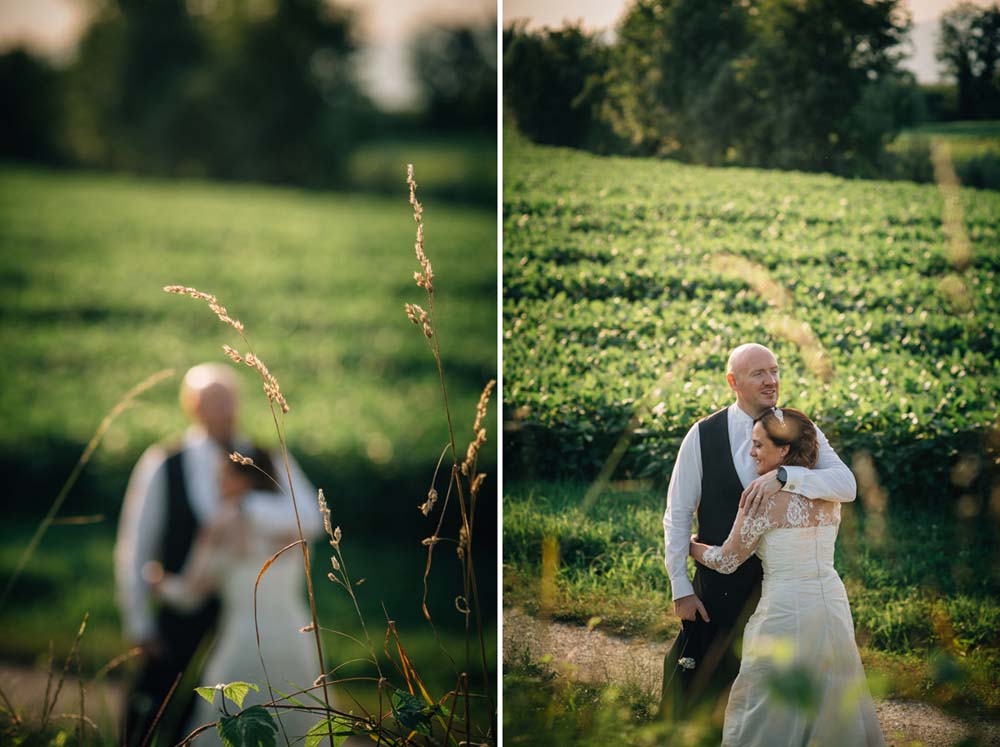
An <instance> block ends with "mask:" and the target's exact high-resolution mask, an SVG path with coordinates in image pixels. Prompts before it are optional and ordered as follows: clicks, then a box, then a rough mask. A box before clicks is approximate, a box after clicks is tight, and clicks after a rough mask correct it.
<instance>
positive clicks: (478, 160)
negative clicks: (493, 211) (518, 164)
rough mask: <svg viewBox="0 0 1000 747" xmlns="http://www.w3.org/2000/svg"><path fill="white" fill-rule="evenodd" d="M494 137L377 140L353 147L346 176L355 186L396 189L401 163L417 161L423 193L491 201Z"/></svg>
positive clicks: (494, 177)
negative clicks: (418, 140)
mask: <svg viewBox="0 0 1000 747" xmlns="http://www.w3.org/2000/svg"><path fill="white" fill-rule="evenodd" d="M496 151H497V149H496V141H495V139H493V138H487V137H476V136H464V135H460V136H455V137H450V138H447V139H444V138H442V139H433V140H424V141H420V142H418V143H414V142H412V141H411V140H377V141H374V142H371V143H366V144H364V145H361V146H359V147H358V148H356V149H355V150H354V151H353V152H352V153H351V155H350V158H349V159H348V163H347V175H348V181H349V182H350V183H351V184H352V185H354V186H356V187H357V188H358V189H367V190H374V191H378V192H384V193H390V194H392V193H397V192H398V191H399V188H398V182H399V174H400V173H405V170H406V164H408V163H414V164H421V169H420V176H419V178H418V184H419V185H420V189H421V191H422V193H423V194H424V196H425V199H429V198H430V197H439V198H447V199H457V200H461V201H463V202H474V203H477V204H482V205H495V204H496V192H497V168H496V166H497V153H496Z"/></svg>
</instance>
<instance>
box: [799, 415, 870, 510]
mask: <svg viewBox="0 0 1000 747" xmlns="http://www.w3.org/2000/svg"><path fill="white" fill-rule="evenodd" d="M816 438H817V440H818V441H819V458H818V459H817V460H816V466H815V467H813V468H812V469H809V468H808V467H785V472H786V473H787V474H788V482H786V483H785V486H784V488H783V490H786V491H788V492H789V493H798V494H799V495H804V496H805V497H806V498H822V499H824V500H827V501H838V502H839V503H850V502H851V501H853V500H854V499H855V498H856V497H857V494H858V483H857V481H856V480H855V479H854V473H853V472H851V470H850V469H849V468H848V467H847V465H846V464H844V462H843V461H842V460H841V459H840V457H839V456H837V452H836V451H834V450H833V447H832V446H830V442H829V441H828V440H827V438H826V435H824V433H823V431H821V430H820V429H819V426H816Z"/></svg>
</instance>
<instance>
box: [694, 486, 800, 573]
mask: <svg viewBox="0 0 1000 747" xmlns="http://www.w3.org/2000/svg"><path fill="white" fill-rule="evenodd" d="M779 503H781V504H784V501H778V500H775V499H774V498H769V499H768V501H767V510H766V511H765V512H764V513H763V514H762V515H760V516H757V517H754V518H749V517H747V515H746V514H745V513H744V509H742V508H741V509H740V510H739V512H738V513H737V514H736V521H735V522H733V529H732V531H730V532H729V537H727V538H726V541H725V542H724V543H723V544H722V545H712V546H710V547H708V548H707V549H706V550H705V552H704V554H703V555H702V558H701V563H702V565H704V566H707V567H709V568H711V569H712V570H713V571H718V572H719V573H732V572H733V571H735V570H736V569H737V568H739V567H740V566H741V565H743V562H744V561H745V560H746V559H747V558H749V557H750V556H751V555H753V552H754V550H756V549H757V545H758V544H759V543H760V538H761V537H763V536H764V534H765V533H766V532H767V530H768V529H772V528H774V527H776V526H779V525H780V524H779V521H778V517H779V516H780V515H781V513H782V511H783V509H784V508H785V506H784V505H781V506H779V505H778V504H779Z"/></svg>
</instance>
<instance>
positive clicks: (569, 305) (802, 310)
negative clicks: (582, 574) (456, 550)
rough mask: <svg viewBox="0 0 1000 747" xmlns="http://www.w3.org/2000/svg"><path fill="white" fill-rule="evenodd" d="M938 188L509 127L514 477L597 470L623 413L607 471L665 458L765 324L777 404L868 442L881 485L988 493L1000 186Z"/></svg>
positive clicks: (508, 451)
mask: <svg viewBox="0 0 1000 747" xmlns="http://www.w3.org/2000/svg"><path fill="white" fill-rule="evenodd" d="M944 204H945V200H944V197H943V192H942V190H941V189H939V188H938V187H937V186H936V185H933V184H931V185H916V184H910V183H903V182H874V181H848V180H843V179H839V178H835V177H830V176H822V175H809V174H798V173H788V172H775V171H760V170H749V169H707V168H700V167H691V166H685V165H680V164H676V163H672V162H667V161H656V160H651V159H649V160H643V159H610V158H599V157H595V156H592V155H589V154H584V153H579V152H573V151H569V150H561V149H553V148H544V147H538V146H534V145H531V144H529V143H526V142H524V141H522V140H520V139H517V138H516V137H511V138H510V139H509V140H508V142H507V143H506V144H505V165H504V203H503V207H504V213H503V220H504V249H503V273H504V302H503V314H504V377H505V387H504V417H505V421H506V422H507V426H506V434H505V435H506V437H505V446H504V448H505V458H506V460H507V462H506V463H507V465H508V474H513V475H518V476H534V477H561V476H568V475H574V476H578V477H579V476H593V475H594V474H596V473H597V471H598V470H599V469H600V468H601V467H602V466H603V465H604V464H605V462H606V460H607V459H608V456H609V453H610V452H611V451H612V449H613V447H614V445H615V444H616V443H617V442H618V441H619V438H620V437H621V434H622V433H623V432H624V431H625V430H626V428H627V427H630V428H631V429H632V433H631V439H630V442H629V444H630V446H629V448H628V450H627V452H626V453H625V455H624V458H623V459H622V461H621V463H620V464H619V465H618V468H617V471H616V473H617V474H618V475H619V476H622V477H628V476H631V477H648V478H659V477H661V476H663V475H665V474H668V473H669V470H670V467H671V466H672V463H673V459H674V455H675V454H676V449H677V446H678V445H679V443H680V440H681V438H682V437H683V435H684V433H685V432H686V431H687V429H688V428H689V427H690V426H691V425H692V424H693V422H694V421H695V420H697V418H699V417H701V416H703V415H705V414H708V413H710V412H712V411H713V410H714V409H717V408H718V407H721V406H724V405H726V404H728V403H729V402H730V401H731V394H730V392H729V389H728V387H727V385H726V383H725V379H724V371H725V362H726V358H727V356H728V353H729V351H730V349H731V348H732V347H734V346H735V345H737V344H739V343H741V342H745V341H750V340H756V341H760V342H763V343H765V344H767V345H769V346H770V347H771V348H772V349H773V350H774V351H775V352H776V354H777V355H778V358H779V362H780V363H781V365H782V401H783V402H784V403H785V404H787V405H793V406H796V407H799V408H802V409H803V410H805V411H806V412H808V413H810V414H811V415H813V417H814V418H815V419H816V420H817V421H818V422H819V423H820V425H821V427H822V428H823V430H824V431H825V432H826V433H827V435H829V436H830V437H831V439H832V440H833V441H834V444H835V446H836V447H837V448H838V449H839V451H840V452H841V453H842V454H843V455H845V456H847V457H848V458H850V457H851V455H853V454H855V453H857V452H859V451H861V450H865V451H867V452H869V453H871V454H872V456H873V457H874V459H875V463H876V466H877V468H878V474H879V476H880V478H881V480H882V482H883V484H885V485H886V486H887V487H888V488H889V489H890V494H895V493H905V494H906V495H908V496H911V497H912V496H913V495H915V494H920V495H923V496H925V497H928V498H930V497H933V496H934V495H936V494H940V492H941V491H942V489H945V488H946V486H948V485H950V484H952V483H955V482H957V483H959V486H958V488H959V489H960V490H963V491H964V490H966V489H972V490H973V491H974V492H979V491H977V490H975V488H977V487H978V488H981V489H982V490H983V491H985V490H986V489H987V485H988V482H989V474H988V473H989V469H988V467H989V465H991V464H992V463H993V461H994V459H993V456H994V455H995V454H996V450H997V447H998V444H997V443H996V441H997V439H998V436H996V435H993V436H991V435H990V434H991V433H993V426H994V425H995V424H996V422H997V417H996V395H997V389H998V386H997V385H998V381H1000V356H998V353H1000V330H998V328H997V327H998V324H1000V298H998V295H1000V286H998V284H997V282H996V280H997V279H996V273H997V270H998V268H1000V240H998V238H1000V237H998V231H1000V193H997V192H990V191H981V190H971V189H963V190H961V191H960V193H959V199H958V201H957V205H958V207H959V209H958V211H955V212H952V213H948V212H947V211H946V210H943V205H944ZM955 214H957V215H958V216H959V221H960V222H959V223H957V224H956V223H952V224H949V223H948V221H947V218H948V217H949V215H955ZM630 421H631V423H630ZM991 438H992V439H993V440H992V441H991ZM961 455H964V456H965V458H964V460H963V461H962V464H963V465H966V466H965V467H964V468H963V469H961V470H958V472H959V473H960V474H958V475H957V476H956V474H955V472H956V471H955V469H954V467H955V464H956V461H957V460H958V459H959V458H960V456H961ZM969 465H971V467H970V466H969Z"/></svg>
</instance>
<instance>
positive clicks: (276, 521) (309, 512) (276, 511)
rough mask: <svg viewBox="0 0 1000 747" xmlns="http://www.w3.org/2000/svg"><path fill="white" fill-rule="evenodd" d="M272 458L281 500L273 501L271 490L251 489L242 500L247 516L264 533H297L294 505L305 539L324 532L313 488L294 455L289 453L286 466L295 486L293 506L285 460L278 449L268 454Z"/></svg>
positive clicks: (314, 537)
mask: <svg viewBox="0 0 1000 747" xmlns="http://www.w3.org/2000/svg"><path fill="white" fill-rule="evenodd" d="M271 461H272V463H273V464H274V471H275V473H276V474H274V475H273V477H274V479H275V480H276V481H277V482H278V484H279V485H281V492H282V493H283V494H284V500H275V497H274V493H267V492H261V491H253V492H251V493H250V494H249V495H248V496H247V497H246V499H245V500H244V501H243V510H244V512H245V515H246V517H247V519H248V520H249V521H250V523H251V524H252V525H253V526H254V527H256V528H257V529H258V530H259V531H261V532H263V533H264V534H273V535H280V534H289V533H291V534H296V533H297V532H298V529H297V526H296V523H295V506H297V507H298V510H299V521H301V523H302V535H303V536H304V537H305V538H306V539H307V540H311V539H316V538H317V537H318V536H319V535H320V534H321V533H322V532H323V518H322V517H321V516H320V513H319V503H318V502H317V500H316V488H315V487H313V484H312V483H311V482H310V481H309V478H308V477H306V475H305V473H304V472H303V471H302V468H301V467H299V465H298V462H296V461H295V458H294V457H292V455H291V454H289V455H288V467H289V470H290V471H291V473H292V487H293V488H294V489H295V506H293V505H292V498H291V493H290V492H289V490H288V475H287V473H286V472H285V460H284V457H283V456H282V454H281V451H280V450H275V451H274V452H273V453H272V454H271Z"/></svg>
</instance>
